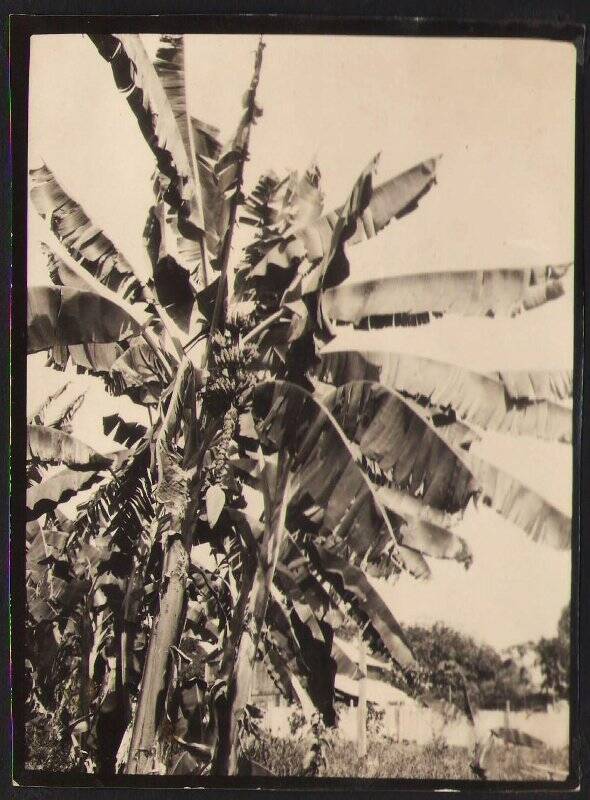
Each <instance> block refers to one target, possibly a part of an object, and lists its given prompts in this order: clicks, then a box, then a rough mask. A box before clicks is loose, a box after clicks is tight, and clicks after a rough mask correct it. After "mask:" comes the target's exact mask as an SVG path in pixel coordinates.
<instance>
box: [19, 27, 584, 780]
mask: <svg viewBox="0 0 590 800" xmlns="http://www.w3.org/2000/svg"><path fill="white" fill-rule="evenodd" d="M29 80H30V84H29V86H30V90H29V143H28V166H29V205H28V258H27V262H28V263H27V287H28V307H27V308H28V332H27V343H28V348H27V349H28V354H29V355H28V370H27V398H26V414H27V437H28V438H27V474H26V483H27V520H28V522H27V531H26V548H27V552H26V597H27V614H26V618H25V619H24V620H23V623H22V624H24V625H25V626H26V630H25V634H24V635H25V641H26V675H25V676H24V679H26V686H27V703H26V724H25V731H24V733H25V736H26V768H27V769H28V770H42V771H44V772H50V773H58V774H61V773H63V774H64V775H66V774H77V775H82V774H91V773H92V774H99V775H100V776H101V777H102V779H103V782H104V783H106V785H107V786H108V782H109V778H112V779H113V780H115V778H116V777H117V776H120V775H160V776H161V775H164V776H186V778H187V782H190V781H191V780H193V779H195V778H199V777H200V776H227V775H242V776H260V778H261V779H263V777H264V776H284V777H285V779H286V780H287V779H288V778H289V777H290V776H309V777H315V778H318V779H320V780H321V779H322V778H330V777H340V778H359V779H362V778H387V779H416V780H420V779H431V780H440V781H448V780H473V781H474V782H477V781H481V780H486V779H487V780H500V781H532V780H552V781H564V780H565V779H566V778H567V776H568V771H569V697H570V694H569V692H570V687H569V682H570V681H569V676H570V666H569V665H570V589H571V539H572V428H573V419H572V417H573V414H572V403H573V399H572V395H573V366H574V365H573V311H574V290H573V286H574V270H575V266H574V263H573V257H574V122H575V49H574V47H573V46H572V45H570V44H567V43H563V42H553V41H544V40H538V39H537V40H535V39H516V38H495V39H494V38H465V37H446V38H443V37H440V38H438V37H434V38H432V37H430V38H427V37H424V38H422V37H403V36H380V37H362V36H328V35H316V36H311V35H298V36H295V35H280V36H279V35H265V36H264V37H259V36H255V35H241V34H240V35H238V34H232V35H218V34H200V35H196V34H187V35H185V36H182V35H176V34H175V35H169V34H162V35H161V36H159V35H155V34H149V35H148V34H146V35H143V34H142V35H138V34H91V35H82V34H76V35H74V34H61V35H54V34H45V35H35V36H33V37H32V39H31V57H30V76H29Z"/></svg>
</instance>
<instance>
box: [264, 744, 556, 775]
mask: <svg viewBox="0 0 590 800" xmlns="http://www.w3.org/2000/svg"><path fill="white" fill-rule="evenodd" d="M310 744H311V739H304V738H303V739H284V738H278V737H273V736H271V737H268V738H265V739H262V740H260V741H258V742H256V744H255V745H254V747H253V750H252V753H251V755H252V757H253V758H254V759H255V760H256V761H258V762H259V763H260V764H262V765H263V766H264V767H266V768H267V769H268V770H270V771H271V772H272V773H273V774H275V775H280V776H290V775H301V774H303V772H304V768H303V764H304V759H305V756H306V754H307V752H308V750H309V746H310ZM325 757H326V767H325V769H324V771H323V772H322V775H323V776H324V777H337V778H344V777H346V778H408V779H416V780H419V779H430V780H433V779H436V780H474V779H476V777H475V775H474V774H473V772H472V771H471V769H470V766H469V763H470V761H471V753H470V752H469V751H468V750H467V748H465V747H454V746H448V745H446V744H445V743H444V742H443V741H442V740H433V741H432V742H430V743H428V744H426V745H418V744H411V743H407V744H403V743H395V742H393V741H392V740H390V739H387V738H386V737H383V736H380V737H370V738H369V739H368V742H367V755H366V757H363V758H359V757H358V756H357V754H356V749H355V745H354V743H352V742H348V741H344V740H342V739H337V738H333V739H332V740H331V742H330V744H329V746H328V747H327V748H326V750H325ZM527 762H528V763H530V762H532V763H536V764H546V765H550V766H553V767H556V768H558V769H561V770H564V771H567V768H568V764H567V762H568V754H567V749H564V750H551V749H550V748H544V749H543V750H535V751H529V750H527V749H526V748H520V747H506V746H504V745H498V746H497V747H496V749H495V751H494V756H493V758H492V759H491V762H490V766H489V772H488V777H489V779H490V780H507V781H514V780H539V779H544V776H542V775H539V774H538V773H534V772H531V771H530V770H529V769H527Z"/></svg>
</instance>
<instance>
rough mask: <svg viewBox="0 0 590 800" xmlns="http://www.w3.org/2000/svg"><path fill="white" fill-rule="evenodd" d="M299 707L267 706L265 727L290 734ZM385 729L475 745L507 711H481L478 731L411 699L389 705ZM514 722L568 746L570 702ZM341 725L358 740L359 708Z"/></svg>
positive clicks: (401, 737)
mask: <svg viewBox="0 0 590 800" xmlns="http://www.w3.org/2000/svg"><path fill="white" fill-rule="evenodd" d="M294 710H295V706H275V705H270V704H269V705H268V706H267V708H266V709H265V719H264V723H263V724H264V726H265V727H266V728H267V729H268V730H269V731H271V732H272V733H273V734H275V735H276V736H289V735H290V732H289V717H290V715H291V713H292V712H293V711H294ZM384 710H385V715H384V718H383V722H382V732H383V733H384V734H386V735H388V736H391V737H392V738H393V740H394V741H400V742H401V741H408V742H416V743H417V744H426V743H428V742H429V741H432V739H433V737H434V736H441V737H442V738H444V739H445V740H446V742H447V743H448V744H449V745H456V746H459V747H467V748H471V747H472V746H473V744H474V737H475V735H477V738H478V739H480V741H483V740H485V739H486V738H487V736H488V732H489V731H490V729H491V728H501V727H503V725H504V711H503V710H502V709H498V710H489V711H488V710H483V711H480V712H479V713H478V714H477V719H476V730H475V731H474V730H473V728H472V727H471V726H470V725H469V724H468V723H467V721H466V720H465V718H464V717H460V718H458V719H456V720H454V721H451V722H448V723H446V724H445V720H444V719H443V717H442V716H441V715H440V714H438V713H437V712H435V711H432V710H431V709H429V708H423V707H421V706H419V705H418V704H416V703H413V702H411V701H410V702H408V703H401V704H398V705H388V706H386V707H385V709H384ZM510 725H511V727H513V728H518V729H519V730H521V731H524V732H525V733H529V734H530V735H531V736H536V737H537V738H538V739H541V740H542V741H543V742H544V743H545V744H547V745H548V746H549V747H554V748H562V747H566V746H567V744H568V741H569V708H568V704H567V703H559V704H557V705H556V706H554V707H553V708H551V707H550V708H549V709H548V710H547V711H534V712H526V711H512V712H511V714H510ZM338 728H339V731H340V734H341V736H342V737H343V738H345V739H348V740H349V741H356V736H357V708H356V707H352V708H343V709H341V710H340V716H339V722H338Z"/></svg>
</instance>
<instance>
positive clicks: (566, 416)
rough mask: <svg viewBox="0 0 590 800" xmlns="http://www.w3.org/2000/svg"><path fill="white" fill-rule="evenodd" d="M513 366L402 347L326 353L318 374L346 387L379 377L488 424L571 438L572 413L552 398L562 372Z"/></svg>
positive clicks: (421, 399) (404, 391)
mask: <svg viewBox="0 0 590 800" xmlns="http://www.w3.org/2000/svg"><path fill="white" fill-rule="evenodd" d="M525 375H526V373H525V374H523V373H522V372H518V373H513V372H511V371H502V372H496V373H493V374H488V375H484V374H482V373H478V372H474V371H472V370H469V369H466V368H464V367H460V366H456V365H453V364H445V363H443V362H441V361H435V360H433V359H429V358H423V357H420V356H414V355H409V354H404V353H396V352H364V351H359V352H354V351H351V350H346V351H341V352H330V353H324V354H322V355H321V356H320V363H319V365H318V368H317V377H318V379H319V380H321V381H325V382H326V383H331V384H334V385H336V386H340V385H342V384H344V383H348V382H350V381H354V380H371V381H377V382H379V383H381V384H383V385H384V386H387V387H388V388H389V389H395V390H397V391H399V392H401V393H402V394H404V395H409V396H410V397H412V398H413V399H414V400H417V401H418V402H421V403H426V404H428V405H431V406H439V407H441V408H442V409H445V410H449V409H452V411H453V412H454V413H455V415H456V416H457V417H458V418H459V419H464V420H466V421H468V422H470V423H474V424H476V425H479V426H480V427H482V428H486V429H490V430H496V431H503V432H505V433H513V434H526V435H529V436H531V435H532V436H538V437H540V438H543V439H555V440H558V441H565V442H571V439H572V412H571V409H569V408H568V407H567V406H564V405H562V404H559V403H556V402H554V401H553V400H551V399H548V397H547V396H548V395H555V394H556V392H555V391H552V386H554V385H555V386H556V388H557V390H558V391H559V390H562V393H563V389H564V388H566V387H564V385H563V378H562V373H557V374H556V376H555V378H554V377H552V375H553V373H550V372H548V373H547V374H546V375H545V376H544V377H543V376H542V375H541V374H540V373H535V374H534V376H533V377H530V378H528V380H527V379H526V377H525ZM514 390H516V394H515V392H514Z"/></svg>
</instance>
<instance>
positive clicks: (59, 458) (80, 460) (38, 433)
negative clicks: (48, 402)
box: [27, 425, 113, 471]
mask: <svg viewBox="0 0 590 800" xmlns="http://www.w3.org/2000/svg"><path fill="white" fill-rule="evenodd" d="M27 458H30V459H34V460H36V461H41V462H43V463H47V464H66V465H67V466H68V467H69V468H70V469H74V470H81V471H88V470H89V469H94V470H100V469H108V468H109V467H110V465H111V464H112V461H113V459H112V458H109V457H107V456H103V455H101V454H100V453H98V452H97V451H96V450H94V448H92V447H89V446H88V445H87V444H84V442H81V441H80V440H79V439H76V438H75V437H73V436H70V435H69V434H67V433H64V432H63V431H60V430H56V429H55V428H48V427H44V426H42V425H27Z"/></svg>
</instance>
